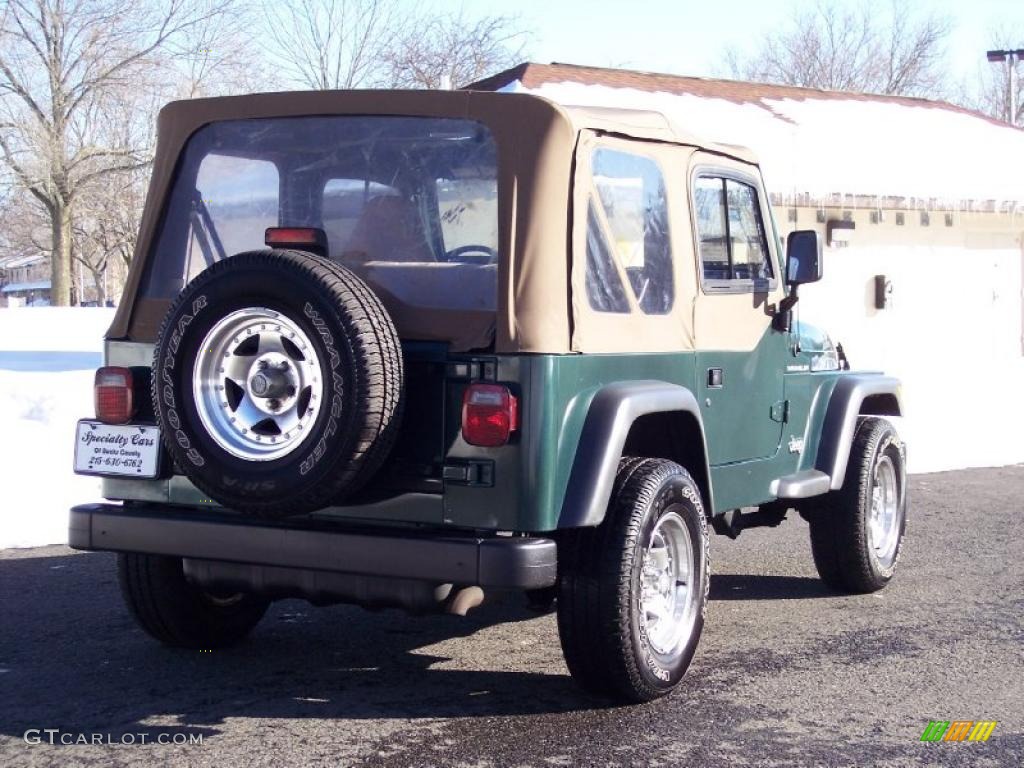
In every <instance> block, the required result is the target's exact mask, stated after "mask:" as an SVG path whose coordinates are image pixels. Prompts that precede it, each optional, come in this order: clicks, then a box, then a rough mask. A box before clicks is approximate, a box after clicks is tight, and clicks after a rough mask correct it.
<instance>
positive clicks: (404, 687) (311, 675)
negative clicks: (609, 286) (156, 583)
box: [0, 553, 609, 738]
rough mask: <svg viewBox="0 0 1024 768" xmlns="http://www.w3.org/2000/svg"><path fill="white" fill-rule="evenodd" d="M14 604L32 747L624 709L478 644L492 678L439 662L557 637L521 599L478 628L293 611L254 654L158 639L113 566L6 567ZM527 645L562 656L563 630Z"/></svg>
mask: <svg viewBox="0 0 1024 768" xmlns="http://www.w3.org/2000/svg"><path fill="white" fill-rule="evenodd" d="M0 605H2V606H3V612H4V615H3V621H2V623H0V685H2V687H3V691H4V695H3V696H2V697H0V733H4V734H8V735H10V736H13V737H17V738H21V737H22V735H23V733H24V732H25V730H26V729H28V728H54V727H59V728H61V729H63V730H64V731H74V732H79V733H88V732H95V731H101V732H104V733H113V734H115V737H116V735H117V734H119V733H138V732H145V733H147V734H150V738H155V736H156V734H158V733H168V734H175V733H186V734H187V733H193V734H194V733H204V734H209V735H214V734H217V733H219V732H220V730H219V729H218V728H216V726H217V725H218V724H220V723H223V722H224V721H225V720H226V719H228V718H237V717H242V718H251V717H256V718H283V719H294V718H343V719H370V718H372V719H391V718H395V719H416V718H445V717H488V716H495V715H510V714H512V715H519V714H540V713H550V712H566V711H578V710H586V709H596V708H605V707H607V706H609V704H608V703H607V702H604V701H601V700H599V699H593V698H590V697H588V696H586V695H585V694H583V693H581V692H580V691H579V689H578V688H576V687H575V685H574V684H573V683H572V681H571V680H570V678H569V676H568V675H567V674H566V673H565V671H564V668H560V669H553V670H549V671H538V672H524V671H511V670H508V669H501V667H502V666H506V667H507V666H511V665H512V664H510V663H509V658H510V655H511V654H514V653H515V652H516V650H517V649H516V648H515V647H512V648H505V647H502V648H501V649H496V648H494V647H493V646H489V641H487V640H486V639H481V638H474V640H473V641H472V642H473V643H474V644H476V643H479V644H480V645H478V646H477V648H476V649H475V650H476V651H477V652H478V653H477V655H484V656H486V661H485V663H486V664H489V665H492V668H489V669H474V670H466V669H455V668H446V666H445V663H446V662H449V661H451V662H452V665H453V666H454V664H461V663H465V662H466V659H465V658H462V656H461V654H459V653H457V652H456V653H453V654H452V655H453V656H456V657H457V658H455V659H454V660H450V659H449V658H447V657H445V656H441V655H437V654H436V653H432V652H431V646H433V645H434V644H436V643H441V642H444V641H453V640H454V642H456V643H458V642H460V641H459V638H462V637H466V636H468V635H473V634H475V633H478V632H480V631H481V630H484V629H485V628H487V627H489V626H491V625H494V624H497V623H504V622H531V621H534V622H551V620H550V618H548V617H538V615H537V614H536V613H532V612H530V611H529V610H528V609H526V608H525V607H521V606H524V603H523V601H522V599H521V596H518V595H516V596H508V598H507V602H504V603H498V604H495V605H490V606H488V605H485V606H483V607H481V608H480V609H478V610H477V611H475V612H473V613H471V614H470V615H469V616H468V617H465V618H461V617H454V616H444V615H439V616H419V617H414V616H407V615H405V614H404V613H402V612H399V611H381V612H376V613H371V612H369V611H364V610H363V609H361V608H355V607H350V606H332V607H329V608H324V609H320V608H314V607H313V606H310V605H309V604H308V603H305V602H303V601H294V600H291V601H282V602H279V603H275V604H274V605H273V606H272V607H271V610H270V611H269V612H268V614H267V616H266V617H265V618H264V620H263V622H261V624H260V625H259V626H258V627H257V628H256V630H255V632H254V633H253V635H252V636H251V638H250V639H249V640H247V641H246V642H245V643H243V644H242V645H240V646H238V647H236V648H232V649H228V650H221V651H213V652H208V653H202V652H195V651H184V650H175V649H168V648H164V647H163V646H161V645H159V644H158V643H156V642H155V641H153V640H151V639H150V638H149V637H148V636H146V635H144V634H143V633H142V631H141V630H139V629H138V628H137V627H136V626H135V624H134V622H133V621H132V619H131V618H130V616H129V615H128V613H127V610H126V609H125V608H124V606H123V605H122V602H121V597H120V593H119V591H118V587H117V579H116V572H115V561H114V557H113V556H112V555H109V554H106V553H90V554H78V555H58V556H44V557H18V558H14V559H2V560H0ZM524 632H525V634H526V635H529V636H530V637H536V638H539V641H540V642H544V643H545V644H546V643H548V642H550V643H553V644H554V648H556V649H557V643H558V639H557V634H556V632H555V630H554V626H553V623H550V624H547V625H545V626H540V625H531V626H530V627H529V629H528V630H524ZM504 645H507V641H505V643H504ZM481 646H483V650H484V651H485V653H483V654H480V653H479V651H480V650H481ZM488 646H489V647H488ZM535 648H536V646H534V649H535ZM435 650H436V649H435ZM477 663H479V662H477ZM513 663H514V662H513ZM558 666H559V667H560V665H558Z"/></svg>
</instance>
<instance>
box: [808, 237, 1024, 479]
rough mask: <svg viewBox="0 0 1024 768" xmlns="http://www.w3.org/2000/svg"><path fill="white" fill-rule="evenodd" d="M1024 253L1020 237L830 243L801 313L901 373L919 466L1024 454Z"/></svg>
mask: <svg viewBox="0 0 1024 768" xmlns="http://www.w3.org/2000/svg"><path fill="white" fill-rule="evenodd" d="M854 237H856V233H855V235H854ZM1022 261H1024V258H1022V251H1021V248H1020V247H1019V246H1010V247H1004V248H981V249H971V248H967V247H953V246H943V245H900V246H892V245H888V246H886V245H870V244H863V245H857V244H853V245H851V246H850V247H847V248H841V249H835V248H826V249H825V264H824V277H823V279H822V281H821V282H820V283H817V284H814V285H808V286H804V287H803V288H802V290H801V300H800V304H799V308H800V317H801V319H802V320H804V321H805V322H811V323H814V324H815V325H818V326H820V327H823V328H825V329H827V330H828V331H829V333H830V335H831V336H832V338H833V340H835V341H838V342H841V343H842V344H843V347H844V349H845V350H846V353H847V355H848V357H849V358H850V362H851V365H852V367H854V368H866V369H879V370H885V371H887V372H890V373H892V374H894V375H896V376H898V377H900V378H901V379H902V380H903V383H904V402H905V406H906V411H907V415H906V418H905V419H903V424H902V425H901V432H902V434H903V435H904V437H905V438H906V440H907V442H908V461H909V466H910V470H911V471H912V472H932V471H937V470H947V469H955V468H963V467H980V466H994V465H1002V464H1013V463H1018V462H1024V355H1022V351H1024V350H1022V327H1021V326H1022V316H1024V311H1022V294H1021V285H1022V281H1021V278H1022V274H1021V270H1022ZM880 274H884V275H886V277H887V278H888V279H889V280H891V281H892V284H893V296H892V305H891V307H890V308H887V309H884V310H878V309H875V298H874V297H875V285H874V276H875V275H880Z"/></svg>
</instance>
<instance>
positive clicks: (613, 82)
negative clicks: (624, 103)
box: [462, 61, 1024, 131]
mask: <svg viewBox="0 0 1024 768" xmlns="http://www.w3.org/2000/svg"><path fill="white" fill-rule="evenodd" d="M517 80H518V81H519V82H521V83H522V84H523V85H524V86H525V87H527V88H537V87H539V86H541V85H543V84H544V83H563V82H575V83H581V84H583V85H605V86H609V87H612V88H635V89H637V90H641V91H651V92H664V93H676V94H690V95H694V96H703V97H705V98H713V99H723V100H725V101H731V102H733V103H735V104H757V105H759V106H765V107H766V108H767V105H765V104H764V101H765V100H766V99H794V100H806V99H819V100H835V101H850V100H854V101H858V100H860V101H877V102H885V103H889V104H900V105H903V106H907V107H922V108H930V109H942V110H946V111H949V112H958V113H960V114H964V115H969V116H971V117H975V118H978V119H980V120H984V121H986V122H988V123H991V124H993V125H998V126H1000V127H1003V128H1009V129H1012V130H1018V131H1024V128H1015V127H1014V126H1011V125H1009V124H1007V123H1004V122H1002V121H1000V120H996V119H995V118H993V117H990V116H989V115H986V114H984V113H982V112H978V111H975V110H972V109H967V108H966V107H960V106H957V105H955V104H950V103H948V102H945V101H937V100H934V99H926V98H922V97H918V96H888V95H884V94H873V93H856V92H852V91H828V90H823V89H819V88H804V87H800V86H795V85H775V84H771V83H753V82H746V81H743V80H724V79H717V78H708V77H692V76H687V75H670V74H665V73H662V72H643V71H636V70H629V69H610V68H607V67H592V66H586V65H581V64H565V63H561V62H553V63H551V64H538V63H536V62H531V61H527V62H523V63H522V64H518V65H516V66H515V67H512V68H511V69H506V70H504V71H503V72H498V73H496V74H494V75H491V76H489V77H485V78H484V79H482V80H477V81H476V82H474V83H470V84H468V85H465V86H463V87H462V88H463V90H473V91H494V90H498V89H499V88H502V87H504V86H507V85H510V84H511V83H513V82H515V81H517Z"/></svg>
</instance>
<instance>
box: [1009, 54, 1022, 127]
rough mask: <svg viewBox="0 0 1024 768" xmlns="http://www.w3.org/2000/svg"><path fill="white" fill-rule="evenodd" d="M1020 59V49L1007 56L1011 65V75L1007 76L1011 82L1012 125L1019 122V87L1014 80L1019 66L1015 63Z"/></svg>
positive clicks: (1010, 120) (1010, 107) (1010, 106)
mask: <svg viewBox="0 0 1024 768" xmlns="http://www.w3.org/2000/svg"><path fill="white" fill-rule="evenodd" d="M1018 61H1020V51H1016V52H1014V53H1011V54H1010V55H1009V56H1007V57H1006V63H1007V64H1008V65H1009V67H1010V72H1009V77H1007V78H1006V80H1007V82H1008V83H1009V84H1010V99H1009V101H1008V102H1007V104H1008V105H1009V110H1010V119H1009V120H1007V122H1008V123H1009V124H1010V125H1016V124H1017V88H1016V84H1015V83H1014V80H1015V79H1016V74H1017V67H1016V66H1015V64H1016V62H1018Z"/></svg>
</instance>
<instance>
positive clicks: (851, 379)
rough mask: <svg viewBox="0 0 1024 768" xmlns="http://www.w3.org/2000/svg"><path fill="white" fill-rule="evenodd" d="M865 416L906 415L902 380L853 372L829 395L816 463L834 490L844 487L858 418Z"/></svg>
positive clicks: (840, 380) (844, 377) (838, 383)
mask: <svg viewBox="0 0 1024 768" xmlns="http://www.w3.org/2000/svg"><path fill="white" fill-rule="evenodd" d="M864 415H875V416H902V415H903V395H902V388H901V385H900V381H899V379H896V378H894V377H892V376H883V375H882V374H878V373H851V374H844V375H842V376H840V377H839V380H838V381H837V382H836V385H835V387H834V388H833V389H832V394H831V395H830V396H829V401H828V408H827V409H826V411H825V420H824V422H823V423H822V427H821V439H820V441H819V442H818V455H817V458H816V460H815V469H818V470H820V471H822V472H824V473H825V474H827V475H828V476H829V477H830V478H831V485H830V488H831V490H838V489H840V488H842V487H843V481H844V480H845V479H846V467H847V464H849V460H850V447H851V446H852V445H853V435H854V432H856V430H857V418H858V417H859V416H864Z"/></svg>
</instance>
